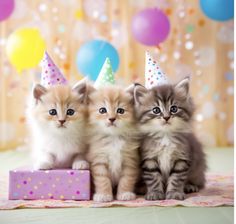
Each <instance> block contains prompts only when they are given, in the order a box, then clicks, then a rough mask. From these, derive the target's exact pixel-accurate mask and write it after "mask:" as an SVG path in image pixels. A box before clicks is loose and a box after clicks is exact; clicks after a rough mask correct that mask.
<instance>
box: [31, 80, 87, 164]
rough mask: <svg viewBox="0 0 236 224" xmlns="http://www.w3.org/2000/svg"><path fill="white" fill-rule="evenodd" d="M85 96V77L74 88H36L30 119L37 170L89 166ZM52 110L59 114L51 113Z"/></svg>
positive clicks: (61, 86) (59, 86)
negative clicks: (86, 153)
mask: <svg viewBox="0 0 236 224" xmlns="http://www.w3.org/2000/svg"><path fill="white" fill-rule="evenodd" d="M85 95H86V83H85V81H84V80H83V81H81V82H79V83H78V84H77V85H76V86H75V87H74V88H73V89H72V88H71V87H69V86H68V85H66V86H64V85H58V86H53V87H50V88H48V89H46V88H44V87H43V86H41V85H39V84H38V85H36V86H35V87H34V90H33V99H32V102H31V106H30V108H29V110H28V120H29V125H30V128H31V131H32V136H33V156H34V160H35V163H34V168H35V169H53V168H71V167H72V168H73V169H88V168H89V164H88V162H86V161H85V159H84V153H85V150H86V145H85V136H84V127H85V121H86V116H87V115H86V114H87V113H86V105H85V97H86V96H85ZM52 110H54V113H55V111H56V114H54V115H52V114H51V115H50V113H52ZM71 110H72V111H71ZM50 111H51V112H50ZM68 111H69V112H68ZM73 111H74V113H73ZM72 113H73V114H72Z"/></svg>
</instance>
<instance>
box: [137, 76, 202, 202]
mask: <svg viewBox="0 0 236 224" xmlns="http://www.w3.org/2000/svg"><path fill="white" fill-rule="evenodd" d="M134 99H135V107H136V115H137V118H138V120H139V121H140V130H141V133H142V134H143V136H144V138H143V141H142V144H141V148H140V150H141V157H142V163H141V166H142V170H143V174H142V177H143V180H144V182H145V184H146V187H147V192H146V196H145V198H146V199H147V200H163V199H177V200H183V199H184V198H185V194H184V192H185V193H190V192H197V191H198V190H199V189H201V188H203V187H204V185H205V170H206V161H205V154H204V152H203V149H202V145H201V143H200V142H199V141H198V139H197V138H196V136H195V135H194V133H193V131H192V125H191V120H192V116H193V112H194V104H193V101H192V98H191V97H190V95H189V78H185V79H183V80H182V81H180V82H179V83H177V84H176V85H162V86H158V87H154V88H152V89H150V90H147V89H146V88H145V87H143V86H141V85H139V84H136V86H135V88H134Z"/></svg>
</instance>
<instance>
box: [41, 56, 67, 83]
mask: <svg viewBox="0 0 236 224" xmlns="http://www.w3.org/2000/svg"><path fill="white" fill-rule="evenodd" d="M41 67H42V74H41V84H42V85H43V86H45V87H50V86H54V85H65V84H67V80H66V79H65V77H64V76H63V74H62V73H61V72H60V70H59V68H58V67H57V66H56V65H55V64H54V62H53V60H52V59H51V58H50V56H49V55H48V53H47V52H45V53H44V57H43V60H42V61H41Z"/></svg>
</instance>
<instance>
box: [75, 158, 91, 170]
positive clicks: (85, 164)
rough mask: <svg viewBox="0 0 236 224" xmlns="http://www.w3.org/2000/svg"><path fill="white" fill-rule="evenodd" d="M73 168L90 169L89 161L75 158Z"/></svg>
mask: <svg viewBox="0 0 236 224" xmlns="http://www.w3.org/2000/svg"><path fill="white" fill-rule="evenodd" d="M72 169H73V170H88V169H89V163H88V162H87V161H85V160H75V161H74V162H73V164H72Z"/></svg>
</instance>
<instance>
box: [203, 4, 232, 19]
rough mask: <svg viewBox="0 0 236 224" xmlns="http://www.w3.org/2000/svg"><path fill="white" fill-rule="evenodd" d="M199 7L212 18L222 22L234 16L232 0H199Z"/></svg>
mask: <svg viewBox="0 0 236 224" xmlns="http://www.w3.org/2000/svg"><path fill="white" fill-rule="evenodd" d="M200 7H201V9H202V11H203V13H204V14H205V15H206V16H207V17H209V18H210V19H212V20H216V21H220V22H224V21H227V20H230V19H233V18H234V0H200Z"/></svg>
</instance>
